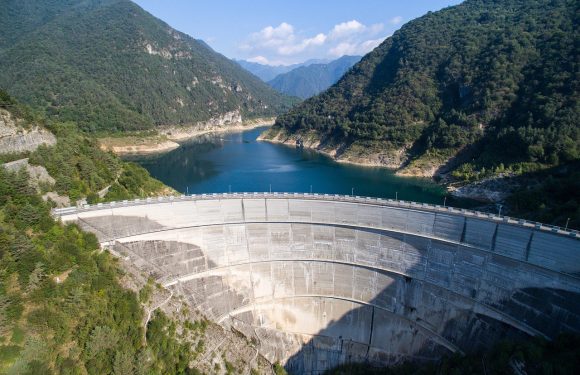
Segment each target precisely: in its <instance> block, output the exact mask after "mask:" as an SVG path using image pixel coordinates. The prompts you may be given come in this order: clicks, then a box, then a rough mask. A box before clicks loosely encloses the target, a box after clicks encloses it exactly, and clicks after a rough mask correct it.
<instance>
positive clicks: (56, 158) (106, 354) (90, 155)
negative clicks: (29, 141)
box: [0, 90, 200, 375]
mask: <svg viewBox="0 0 580 375" xmlns="http://www.w3.org/2000/svg"><path fill="white" fill-rule="evenodd" d="M0 108H3V109H5V110H8V111H10V112H11V114H12V115H13V116H16V117H18V118H22V119H24V120H25V121H26V122H30V123H34V124H36V125H41V126H44V127H46V128H48V129H50V130H51V131H52V132H54V133H55V135H56V136H57V140H58V141H57V144H56V145H55V146H52V147H47V146H41V147H39V148H38V149H37V150H36V151H33V152H32V153H29V154H26V155H8V156H7V155H3V159H4V160H10V159H15V158H17V157H22V156H27V157H29V160H30V163H31V164H34V165H41V166H44V167H45V168H46V169H47V170H48V171H49V173H50V174H51V175H52V176H53V177H54V179H55V183H54V185H53V186H49V185H46V184H45V186H37V187H35V186H33V184H31V181H30V176H29V175H28V173H27V171H26V169H21V170H20V171H15V172H10V171H7V170H6V169H5V168H3V167H0V373H2V374H4V373H6V374H34V375H38V374H53V373H59V374H95V375H96V374H123V375H125V374H196V373H198V372H197V370H195V369H193V368H190V367H189V363H190V359H191V358H192V357H193V356H194V355H195V353H193V352H192V349H191V347H190V345H189V344H187V343H185V342H184V340H182V339H180V338H179V334H178V333H177V332H176V329H175V322H173V321H172V320H171V319H168V318H167V317H166V316H165V315H164V314H163V313H156V314H154V316H153V317H152V319H151V320H150V321H149V324H148V325H147V335H146V337H145V339H144V335H145V332H144V329H143V328H144V327H143V323H142V322H143V308H142V304H143V303H145V302H146V301H145V300H146V299H147V294H148V293H147V292H146V288H144V289H143V290H142V293H139V295H138V294H136V293H134V292H132V291H131V290H128V289H126V288H124V287H123V286H122V285H121V284H120V281H119V280H120V278H121V277H122V276H123V273H124V272H123V271H122V270H121V268H120V267H119V265H118V264H117V260H116V259H115V258H113V257H112V256H111V255H109V254H108V253H106V252H101V251H100V249H99V243H98V241H97V238H96V237H95V236H94V235H93V234H89V233H85V232H83V231H81V230H80V229H79V228H78V227H77V226H76V225H63V224H61V223H58V222H56V221H54V220H53V218H52V217H51V215H50V209H51V208H52V205H51V204H50V203H49V202H46V201H45V200H43V199H42V198H41V194H42V193H44V192H46V191H54V190H55V191H56V192H58V193H59V194H62V195H66V196H68V197H70V198H71V199H72V200H73V201H74V200H75V199H79V198H85V197H88V198H89V200H93V201H101V200H111V199H124V198H132V197H137V196H148V195H150V194H159V193H162V192H163V191H164V190H165V189H167V188H166V187H165V186H164V185H163V184H161V183H160V182H159V181H156V180H154V179H152V178H151V177H150V176H149V174H148V173H147V171H145V170H144V169H142V168H141V167H138V166H136V165H133V164H129V163H125V162H122V161H121V160H119V159H118V158H117V157H115V156H113V155H112V154H109V153H105V152H103V151H101V150H100V149H99V148H98V147H97V144H96V142H95V141H94V140H93V139H91V138H87V137H86V136H84V135H82V134H81V133H79V131H78V130H77V129H76V127H75V124H72V123H59V122H55V121H53V120H47V119H45V118H43V117H42V116H39V115H38V114H36V113H35V112H34V111H32V110H30V108H28V107H26V106H23V105H20V104H19V103H17V102H16V101H15V100H14V99H13V98H11V97H10V96H9V95H8V94H7V93H5V92H4V91H1V90H0ZM0 151H1V150H0ZM105 185H110V186H111V187H110V189H109V192H108V194H107V195H106V196H105V198H103V199H101V198H99V197H98V196H97V195H96V192H97V191H99V190H100V189H102V188H103V187H105ZM190 323H191V322H190ZM188 327H190V328H191V330H198V331H199V329H200V327H199V324H194V323H191V324H189V325H188ZM186 333H187V332H186ZM198 333H199V332H198Z"/></svg>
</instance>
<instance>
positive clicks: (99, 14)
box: [0, 0, 294, 131]
mask: <svg viewBox="0 0 580 375" xmlns="http://www.w3.org/2000/svg"><path fill="white" fill-rule="evenodd" d="M7 9H8V12H7V13H5V14H7V15H8V16H12V18H9V17H6V18H4V19H3V23H2V24H3V26H2V27H0V34H3V35H6V37H4V38H3V39H2V42H0V86H1V87H3V88H5V89H6V90H8V91H9V92H10V93H11V94H12V95H13V96H15V97H17V98H18V99H19V100H21V101H23V102H25V103H27V104H29V105H31V106H33V107H35V108H38V109H40V110H43V111H45V112H46V113H47V114H48V115H51V116H55V117H57V118H58V119H59V120H63V121H67V120H72V121H76V122H78V123H79V126H80V127H81V128H82V129H84V130H88V131H126V130H143V129H154V128H155V127H156V126H158V125H179V124H192V123H196V122H199V121H205V120H209V119H211V118H214V117H215V116H219V115H221V114H224V113H227V112H231V111H235V110H239V111H240V113H241V114H242V115H243V116H244V117H247V118H252V117H261V116H273V115H277V114H279V113H281V112H283V111H285V110H287V109H288V108H289V106H290V105H291V104H292V103H293V102H294V100H293V99H291V98H287V97H285V96H283V95H280V94H278V93H277V92H275V91H274V90H272V89H271V88H269V87H268V86H267V85H265V84H264V83H262V82H261V81H260V80H259V79H257V78H256V77H254V76H253V75H251V74H250V73H248V72H246V71H245V70H243V69H241V68H239V67H238V66H237V65H236V64H234V63H232V62H231V61H230V60H229V59H227V58H226V57H224V56H222V55H220V54H218V53H216V52H215V51H213V50H212V49H211V48H209V47H208V46H207V44H205V43H203V42H200V41H198V40H196V39H194V38H192V37H190V36H188V35H186V34H183V33H181V32H178V31H176V30H174V29H172V28H171V27H169V26H168V25H167V24H166V23H164V22H163V21H161V20H158V19H157V18H155V17H153V16H151V15H150V14H149V13H147V12H145V11H144V10H143V9H141V8H140V7H139V6H137V5H136V4H134V3H132V2H130V1H128V0H89V1H81V0H67V1H65V2H64V3H63V2H58V1H56V2H55V1H51V0H43V1H41V2H34V1H31V0H25V1H23V2H20V1H15V0H10V1H9V2H8V4H7ZM23 9H28V10H29V11H28V14H27V15H26V16H23V14H22V12H21V11H22V10H23ZM47 11H49V12H48V13H49V14H48V15H44V14H45V13H47ZM29 20H31V21H29ZM6 30H8V31H10V30H26V32H25V33H23V34H22V35H20V36H18V35H17V34H18V33H17V32H6V33H5V31H6Z"/></svg>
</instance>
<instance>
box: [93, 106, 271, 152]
mask: <svg viewBox="0 0 580 375" xmlns="http://www.w3.org/2000/svg"><path fill="white" fill-rule="evenodd" d="M274 121H275V118H256V119H251V120H244V119H243V118H242V115H241V113H240V111H239V110H238V111H231V112H228V113H225V114H223V115H221V116H219V117H215V118H212V119H210V120H208V121H204V122H198V123H195V124H192V125H185V126H162V127H160V128H158V130H157V134H155V135H152V136H145V137H135V136H126V137H106V138H100V139H99V142H100V145H101V148H102V149H103V150H109V151H112V152H114V153H115V154H117V155H147V154H161V153H165V152H169V151H172V150H174V149H176V148H178V147H180V142H185V141H187V140H189V139H191V138H195V137H198V136H200V135H203V134H208V133H220V132H236V131H244V130H249V129H253V128H257V127H261V126H270V125H273V124H274Z"/></svg>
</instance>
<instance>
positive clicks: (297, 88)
mask: <svg viewBox="0 0 580 375" xmlns="http://www.w3.org/2000/svg"><path fill="white" fill-rule="evenodd" d="M360 59H361V56H342V57H341V58H339V59H337V60H334V61H331V62H329V63H327V64H311V65H307V66H301V67H298V68H295V69H293V70H291V71H289V72H287V73H283V74H279V75H278V76H276V78H274V79H273V80H271V81H269V82H268V84H269V85H270V86H272V87H273V88H275V89H276V90H278V91H279V92H281V93H284V94H288V95H292V96H298V97H300V98H303V99H306V98H309V97H311V96H313V95H316V94H318V93H320V92H322V91H324V90H326V89H327V88H329V87H330V86H332V85H333V84H335V83H336V81H338V80H339V79H340V77H342V76H343V75H344V73H346V72H347V71H348V70H349V69H350V68H351V67H352V66H353V65H354V64H356V63H357V62H359V60H360Z"/></svg>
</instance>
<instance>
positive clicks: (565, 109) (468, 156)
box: [265, 0, 580, 180]
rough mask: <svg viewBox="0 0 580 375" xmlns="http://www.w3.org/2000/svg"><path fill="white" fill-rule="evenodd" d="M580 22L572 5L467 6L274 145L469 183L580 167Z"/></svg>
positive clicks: (294, 123) (411, 34) (285, 126)
mask: <svg viewBox="0 0 580 375" xmlns="http://www.w3.org/2000/svg"><path fill="white" fill-rule="evenodd" d="M579 14H580V12H579V5H578V2H575V1H571V0H553V1H552V0H550V1H548V0H525V1H524V0H496V1H488V0H467V1H465V2H464V3H462V4H460V5H458V6H454V7H450V8H446V9H444V10H442V11H439V12H434V13H428V14H427V15H425V16H423V17H421V18H419V19H416V20H414V21H412V22H409V23H408V24H406V25H404V26H403V27H402V28H401V30H399V31H397V32H396V33H395V34H394V35H393V36H392V37H390V38H388V39H387V40H385V41H384V42H383V43H382V44H381V45H380V46H379V47H377V48H376V49H375V50H374V51H372V52H371V53H369V54H368V55H366V56H365V57H364V58H363V59H362V60H361V62H360V63H358V64H357V65H355V66H354V67H353V69H352V70H351V71H350V72H349V73H348V74H346V75H345V76H344V77H343V78H342V79H341V80H340V81H339V82H338V83H337V84H336V85H334V86H333V87H331V88H330V89H329V90H327V91H325V92H323V93H322V94H320V95H318V96H316V97H314V98H311V99H310V100H307V101H305V102H304V103H303V104H301V105H299V106H297V107H296V108H295V109H293V110H291V111H290V112H288V113H287V114H286V115H284V116H281V117H280V118H279V119H278V121H277V123H276V126H275V128H274V129H272V131H271V132H270V133H269V134H267V135H265V137H266V138H269V139H274V140H278V141H294V140H295V139H296V138H302V139H303V140H304V142H305V144H306V145H307V146H308V145H310V146H312V147H318V148H320V149H322V150H326V151H329V152H332V153H333V154H336V156H337V157H338V158H342V159H349V160H352V161H358V162H371V163H374V164H382V165H387V166H391V167H393V168H398V169H400V170H401V172H402V173H408V174H415V175H417V174H418V175H427V176H432V175H437V174H440V173H443V172H449V171H450V170H455V177H456V178H459V179H466V180H474V179H481V178H483V177H486V176H488V175H489V174H490V173H492V174H493V173H503V172H506V171H507V172H514V173H521V172H526V171H533V170H538V169H543V168H546V167H552V166H557V165H559V164H562V163H568V162H572V161H574V160H577V159H578V158H579V155H580V129H579V128H580V127H579V124H578V118H580V92H579V91H580V87H579V86H580V79H579V78H580V77H579V71H580V70H579V61H580V51H579V49H578V46H579V45H580V43H579V41H580V37H579V35H580V32H579V31H578V27H577V25H578V24H579V22H580V20H579V19H578V18H579Z"/></svg>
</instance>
